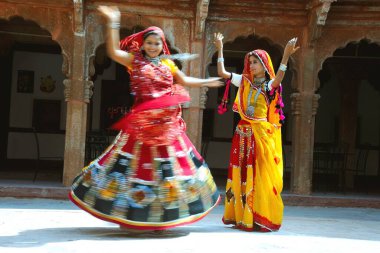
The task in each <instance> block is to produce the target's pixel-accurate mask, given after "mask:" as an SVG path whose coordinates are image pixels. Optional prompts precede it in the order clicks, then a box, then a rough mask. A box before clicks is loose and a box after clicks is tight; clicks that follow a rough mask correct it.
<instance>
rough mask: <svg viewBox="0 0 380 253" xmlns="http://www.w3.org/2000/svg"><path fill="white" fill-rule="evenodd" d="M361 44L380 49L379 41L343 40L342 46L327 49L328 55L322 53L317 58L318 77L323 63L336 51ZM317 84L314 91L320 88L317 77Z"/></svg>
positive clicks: (364, 38)
mask: <svg viewBox="0 0 380 253" xmlns="http://www.w3.org/2000/svg"><path fill="white" fill-rule="evenodd" d="M361 42H367V43H368V44H374V45H377V46H379V47H380V40H378V41H377V40H371V39H368V38H367V37H360V38H358V39H355V40H348V39H346V40H344V43H343V44H340V46H335V47H334V49H329V50H328V52H329V53H326V52H324V53H323V56H321V57H318V59H317V64H316V66H317V69H316V73H317V74H318V76H319V75H320V73H321V72H322V71H323V66H324V64H325V62H326V61H327V60H328V59H329V58H331V57H333V56H334V54H335V53H336V52H337V51H338V50H341V49H345V48H347V47H348V46H349V45H358V44H360V43H361ZM317 79H318V80H317V82H316V87H315V91H317V90H319V89H320V88H321V84H320V78H318V77H317Z"/></svg>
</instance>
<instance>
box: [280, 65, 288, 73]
mask: <svg viewBox="0 0 380 253" xmlns="http://www.w3.org/2000/svg"><path fill="white" fill-rule="evenodd" d="M278 69H279V70H281V71H284V72H285V71H286V69H287V66H286V65H285V64H283V63H281V64H280V67H279V68H278Z"/></svg>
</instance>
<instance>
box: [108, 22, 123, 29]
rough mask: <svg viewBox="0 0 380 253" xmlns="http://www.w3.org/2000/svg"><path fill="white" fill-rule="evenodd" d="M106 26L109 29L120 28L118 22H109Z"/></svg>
mask: <svg viewBox="0 0 380 253" xmlns="http://www.w3.org/2000/svg"><path fill="white" fill-rule="evenodd" d="M108 26H109V28H111V29H119V28H120V22H111V23H109V24H108Z"/></svg>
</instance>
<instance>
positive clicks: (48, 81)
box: [40, 75, 57, 93]
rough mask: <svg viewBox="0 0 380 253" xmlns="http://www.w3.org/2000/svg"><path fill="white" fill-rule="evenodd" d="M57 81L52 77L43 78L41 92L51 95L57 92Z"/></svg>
mask: <svg viewBox="0 0 380 253" xmlns="http://www.w3.org/2000/svg"><path fill="white" fill-rule="evenodd" d="M56 82H57V81H56V80H54V79H53V78H52V76H51V75H47V76H45V77H41V83H40V90H41V91H42V92H46V93H51V92H53V91H54V90H55V83H56Z"/></svg>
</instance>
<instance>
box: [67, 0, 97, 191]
mask: <svg viewBox="0 0 380 253" xmlns="http://www.w3.org/2000/svg"><path fill="white" fill-rule="evenodd" d="M82 7H83V5H82V1H80V0H74V8H75V10H74V22H73V26H74V29H73V30H74V41H73V48H72V52H73V54H72V55H73V59H71V63H72V68H71V69H72V73H70V74H69V75H68V76H69V79H66V80H64V85H65V98H66V101H67V116H66V136H65V138H66V139H65V161H64V169H63V184H64V185H65V186H69V185H71V183H72V180H73V179H74V177H75V176H76V175H77V174H78V173H79V172H80V170H81V169H82V167H83V165H84V164H83V163H84V155H85V143H86V125H87V103H88V102H89V99H90V96H91V94H92V92H91V88H92V86H93V83H92V81H89V80H88V74H87V72H88V68H87V66H88V64H87V60H86V59H87V57H86V47H85V42H86V40H85V32H84V29H83V14H82Z"/></svg>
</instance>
